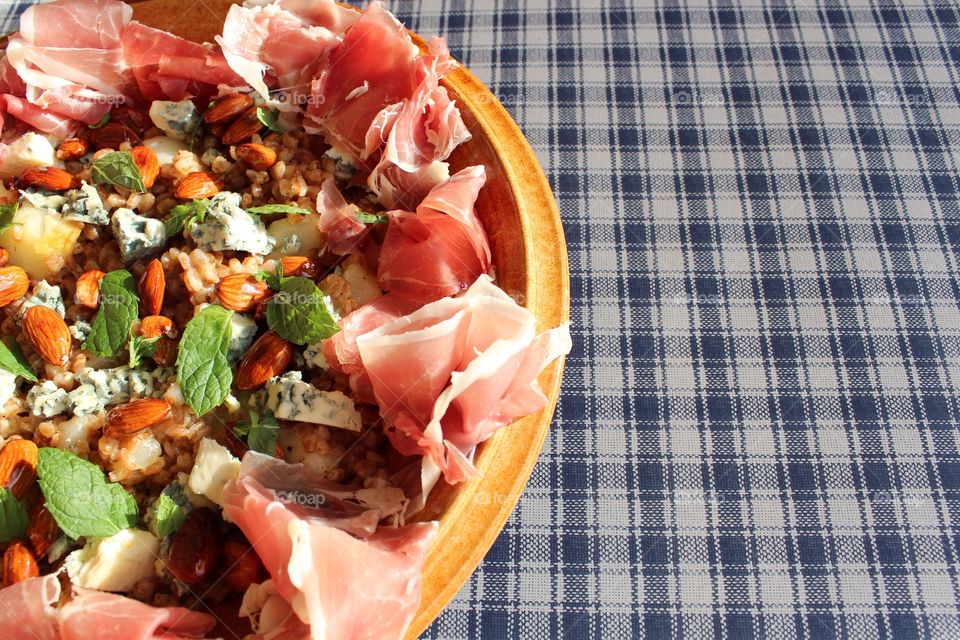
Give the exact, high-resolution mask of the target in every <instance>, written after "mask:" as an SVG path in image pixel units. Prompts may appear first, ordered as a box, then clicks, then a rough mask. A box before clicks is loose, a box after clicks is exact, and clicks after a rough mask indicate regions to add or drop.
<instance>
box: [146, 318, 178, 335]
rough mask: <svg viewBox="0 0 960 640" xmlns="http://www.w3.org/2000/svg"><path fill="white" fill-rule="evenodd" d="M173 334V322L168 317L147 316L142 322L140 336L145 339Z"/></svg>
mask: <svg viewBox="0 0 960 640" xmlns="http://www.w3.org/2000/svg"><path fill="white" fill-rule="evenodd" d="M172 333H173V320H171V319H170V318H168V317H167V316H160V315H155V316H147V317H146V318H144V319H143V320H141V321H140V335H141V336H143V337H144V338H159V337H160V336H167V335H170V334H172Z"/></svg>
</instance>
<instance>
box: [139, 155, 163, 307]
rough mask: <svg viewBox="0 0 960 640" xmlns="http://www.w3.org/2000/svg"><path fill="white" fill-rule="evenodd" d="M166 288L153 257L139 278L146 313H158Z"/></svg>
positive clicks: (160, 269) (159, 266)
mask: <svg viewBox="0 0 960 640" xmlns="http://www.w3.org/2000/svg"><path fill="white" fill-rule="evenodd" d="M148 151H149V149H148ZM150 153H153V152H152V151H151V152H150ZM166 288H167V276H166V275H164V273H163V264H161V263H160V261H159V260H158V259H156V258H154V259H153V260H151V261H150V264H148V265H147V270H146V271H144V272H143V277H142V278H140V287H139V289H140V306H141V308H142V309H143V312H144V313H145V314H146V315H148V316H158V315H160V308H161V307H163V293H164V291H166Z"/></svg>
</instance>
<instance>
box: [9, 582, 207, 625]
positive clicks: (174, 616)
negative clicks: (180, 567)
mask: <svg viewBox="0 0 960 640" xmlns="http://www.w3.org/2000/svg"><path fill="white" fill-rule="evenodd" d="M60 595H61V594H60V581H59V579H58V578H57V576H56V575H47V576H43V577H40V578H31V579H29V580H24V581H22V582H18V583H16V584H14V585H13V586H10V587H7V588H6V589H3V590H2V591H0V637H2V638H4V639H5V640H116V639H117V638H125V639H126V640H178V639H186V638H200V637H203V635H204V634H206V633H207V632H208V631H210V630H211V629H212V628H213V627H214V624H215V620H214V619H213V618H212V617H211V616H209V615H207V614H205V613H197V612H195V611H190V610H188V609H183V608H180V607H166V608H162V607H151V606H150V605H147V604H144V603H142V602H138V601H136V600H133V599H131V598H126V597H124V596H118V595H115V594H112V593H103V592H100V591H91V590H88V589H79V588H75V589H74V592H73V597H72V599H71V600H70V602H68V603H66V604H65V605H63V606H62V607H60V608H59V609H57V608H55V606H56V604H57V603H58V602H59V600H60Z"/></svg>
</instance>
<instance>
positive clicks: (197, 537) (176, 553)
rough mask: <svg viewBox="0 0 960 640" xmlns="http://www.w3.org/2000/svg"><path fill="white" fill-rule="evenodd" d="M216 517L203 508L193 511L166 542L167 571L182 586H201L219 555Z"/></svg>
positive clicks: (221, 549)
mask: <svg viewBox="0 0 960 640" xmlns="http://www.w3.org/2000/svg"><path fill="white" fill-rule="evenodd" d="M217 520H218V518H217V516H215V515H214V513H213V511H211V510H210V509H208V508H206V507H201V508H199V509H194V510H193V511H191V512H190V513H189V514H188V515H187V519H186V520H184V522H183V524H182V525H181V526H180V528H179V529H177V532H176V533H174V534H173V536H171V538H170V555H169V556H168V558H167V568H168V569H170V573H172V574H173V575H174V577H175V578H177V579H178V580H180V581H181V582H183V583H185V584H197V583H200V582H203V580H204V579H206V578H207V576H209V575H210V574H211V572H213V570H214V568H215V567H216V566H217V562H218V561H219V560H220V554H221V552H222V551H223V547H222V543H221V542H220V527H219V525H218V524H217Z"/></svg>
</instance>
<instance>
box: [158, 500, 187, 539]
mask: <svg viewBox="0 0 960 640" xmlns="http://www.w3.org/2000/svg"><path fill="white" fill-rule="evenodd" d="M186 519H187V514H186V512H185V511H184V510H183V508H182V507H181V506H180V505H178V504H177V503H176V502H175V501H174V500H173V498H171V497H170V496H168V495H167V494H166V493H161V494H160V497H159V498H157V504H156V515H155V516H154V527H155V528H156V531H155V532H154V533H155V534H156V536H157V537H158V538H166V537H167V536H169V535H173V534H174V533H176V531H177V529H179V528H180V525H182V524H183V522H184V520H186Z"/></svg>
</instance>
